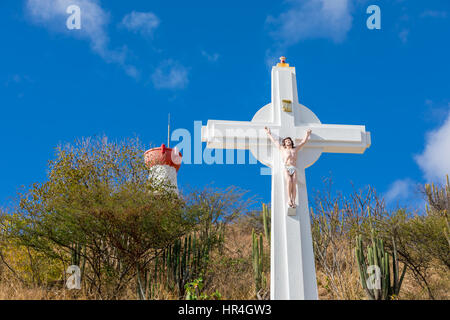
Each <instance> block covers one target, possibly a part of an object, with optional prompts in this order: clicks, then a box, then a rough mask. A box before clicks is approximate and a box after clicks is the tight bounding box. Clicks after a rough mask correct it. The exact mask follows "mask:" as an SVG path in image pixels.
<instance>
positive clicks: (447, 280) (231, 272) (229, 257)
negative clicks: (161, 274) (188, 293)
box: [0, 224, 450, 300]
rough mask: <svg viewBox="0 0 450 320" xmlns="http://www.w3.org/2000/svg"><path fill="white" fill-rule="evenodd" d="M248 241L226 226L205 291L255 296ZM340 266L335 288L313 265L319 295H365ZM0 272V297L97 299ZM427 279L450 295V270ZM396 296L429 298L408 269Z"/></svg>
mask: <svg viewBox="0 0 450 320" xmlns="http://www.w3.org/2000/svg"><path fill="white" fill-rule="evenodd" d="M251 243H252V241H251V229H250V230H249V228H248V226H247V227H246V226H245V225H239V224H236V225H232V226H230V227H229V228H228V230H227V233H226V237H225V246H224V249H223V251H222V252H216V253H214V254H213V255H212V261H211V268H210V272H209V273H208V275H207V277H205V279H206V283H205V285H206V286H205V293H207V294H211V293H213V292H214V291H216V290H218V292H220V293H221V294H222V298H223V299H243V300H251V299H256V297H255V289H254V280H253V268H252V260H251V252H252V247H251ZM264 243H265V253H266V259H267V260H266V266H267V272H266V278H267V282H268V285H269V280H270V272H269V267H268V266H269V265H270V262H269V257H270V249H269V247H268V246H267V243H266V241H265V242H264ZM349 252H350V254H349ZM339 258H340V259H344V260H347V259H354V257H353V255H352V254H351V250H350V251H349V250H343V251H342V254H341V255H340V256H339ZM343 266H344V268H343V269H341V273H340V275H339V281H340V286H338V288H339V289H338V290H337V292H336V290H333V288H332V286H331V285H330V278H328V277H327V276H326V274H325V273H324V272H323V271H322V270H320V267H319V266H317V265H316V268H317V282H318V290H319V299H322V300H329V299H354V300H359V299H367V298H366V296H365V293H364V291H363V290H362V288H361V285H360V283H359V274H358V270H357V266H356V264H355V263H345V264H343ZM0 274H1V276H0V300H8V299H15V300H68V299H70V300H73V299H79V300H86V299H98V297H96V296H89V295H87V294H86V293H85V292H84V291H83V290H80V291H76V290H67V289H62V288H45V287H27V286H25V285H23V284H22V283H21V282H20V281H18V280H15V279H14V278H12V277H11V275H10V274H9V272H8V270H6V269H5V268H3V269H1V270H0ZM208 279H209V281H208ZM428 280H429V283H430V286H431V287H432V289H433V293H434V294H435V298H436V299H445V300H448V299H449V298H450V295H449V293H450V274H449V272H448V271H447V269H444V268H442V267H438V264H437V263H436V266H435V267H433V268H432V269H430V271H429V277H428ZM155 298H156V299H165V300H174V299H177V297H176V295H174V294H173V293H171V292H167V291H164V290H160V291H159V292H158V293H157V294H156V296H155ZM120 299H128V300H134V299H136V294H135V291H134V283H129V286H128V288H127V290H126V292H125V293H124V295H123V296H121V297H120ZM399 299H402V300H403V299H405V300H409V299H412V300H417V299H428V294H427V291H426V289H423V288H422V287H421V286H420V285H419V284H418V282H417V281H416V280H415V279H414V278H413V276H412V274H411V273H410V272H407V273H406V276H405V280H404V282H403V286H402V289H401V292H400V297H399Z"/></svg>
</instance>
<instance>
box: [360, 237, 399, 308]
mask: <svg viewBox="0 0 450 320" xmlns="http://www.w3.org/2000/svg"><path fill="white" fill-rule="evenodd" d="M392 242H393V255H392V275H393V276H392V284H391V269H390V263H389V262H390V254H389V253H388V252H385V251H384V244H383V240H381V239H376V238H375V234H374V231H373V229H372V245H371V246H369V247H368V248H367V258H366V257H365V256H364V251H363V242H362V236H361V235H359V236H357V237H356V248H355V253H356V261H357V263H358V267H359V275H360V280H361V285H362V287H363V289H364V290H365V292H366V294H367V297H368V298H369V299H371V300H390V299H392V298H394V297H395V296H398V294H399V292H400V288H401V285H402V282H403V278H404V276H405V273H406V265H405V266H404V268H403V271H402V274H401V276H400V279H399V276H398V275H399V272H398V271H399V266H398V255H397V247H396V243H395V239H394V238H392ZM372 267H373V268H374V269H375V277H376V278H375V279H376V282H375V283H373V282H372V283H370V281H371V280H372V278H368V277H367V273H368V272H370V271H371V270H370V269H368V268H372Z"/></svg>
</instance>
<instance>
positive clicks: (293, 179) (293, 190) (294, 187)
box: [290, 171, 297, 208]
mask: <svg viewBox="0 0 450 320" xmlns="http://www.w3.org/2000/svg"><path fill="white" fill-rule="evenodd" d="M290 178H291V199H292V200H291V201H292V206H293V207H294V208H295V207H296V206H297V205H296V203H295V198H296V195H297V171H296V172H294V174H293V175H292V176H291V177H290Z"/></svg>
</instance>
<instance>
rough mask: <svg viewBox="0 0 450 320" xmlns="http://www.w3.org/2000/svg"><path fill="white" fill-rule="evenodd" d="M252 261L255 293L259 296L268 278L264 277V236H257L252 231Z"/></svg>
mask: <svg viewBox="0 0 450 320" xmlns="http://www.w3.org/2000/svg"><path fill="white" fill-rule="evenodd" d="M252 260H253V277H254V280H255V293H256V295H258V294H259V292H260V290H261V289H262V288H264V287H265V286H266V278H265V276H264V270H263V266H264V264H263V262H264V247H263V236H262V234H260V235H259V237H258V236H257V235H256V233H255V230H252Z"/></svg>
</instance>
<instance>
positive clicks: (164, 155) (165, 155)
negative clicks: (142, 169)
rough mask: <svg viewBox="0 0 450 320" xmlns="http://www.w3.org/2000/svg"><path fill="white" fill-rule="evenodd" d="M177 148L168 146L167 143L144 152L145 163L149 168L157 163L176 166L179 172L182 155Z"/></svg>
mask: <svg viewBox="0 0 450 320" xmlns="http://www.w3.org/2000/svg"><path fill="white" fill-rule="evenodd" d="M175 149H176V148H175ZM175 149H172V148H167V147H166V145H165V144H162V145H161V147H159V148H152V149H149V150H147V151H145V153H144V159H145V164H146V165H147V166H148V167H149V168H150V167H153V166H155V165H168V166H171V167H174V168H175V169H176V170H177V172H178V170H179V169H180V167H181V157H182V155H181V152H176V150H175Z"/></svg>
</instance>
